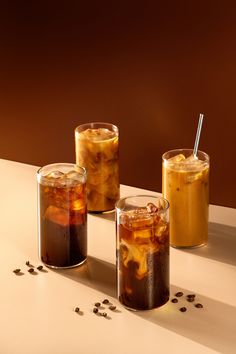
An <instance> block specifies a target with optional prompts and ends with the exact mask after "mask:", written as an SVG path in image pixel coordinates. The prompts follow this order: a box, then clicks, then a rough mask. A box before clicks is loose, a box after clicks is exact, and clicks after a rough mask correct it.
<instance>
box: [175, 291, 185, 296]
mask: <svg viewBox="0 0 236 354" xmlns="http://www.w3.org/2000/svg"><path fill="white" fill-rule="evenodd" d="M183 295H184V293H183V292H182V291H178V292H177V293H176V294H175V296H176V297H181V296H183Z"/></svg>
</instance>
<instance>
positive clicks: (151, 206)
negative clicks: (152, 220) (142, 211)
mask: <svg viewBox="0 0 236 354" xmlns="http://www.w3.org/2000/svg"><path fill="white" fill-rule="evenodd" d="M147 211H148V213H156V212H157V211H158V207H157V206H156V205H155V204H153V203H148V204H147Z"/></svg>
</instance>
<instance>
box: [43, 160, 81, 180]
mask: <svg viewBox="0 0 236 354" xmlns="http://www.w3.org/2000/svg"><path fill="white" fill-rule="evenodd" d="M56 166H65V167H72V168H73V169H76V168H77V169H78V168H79V169H80V170H81V175H82V176H84V177H86V176H87V171H86V169H85V168H84V167H82V166H80V165H77V164H75V163H70V162H55V163H50V164H48V165H44V166H42V167H40V168H39V169H38V170H37V176H42V177H44V176H43V175H42V172H43V170H44V169H47V168H50V167H56Z"/></svg>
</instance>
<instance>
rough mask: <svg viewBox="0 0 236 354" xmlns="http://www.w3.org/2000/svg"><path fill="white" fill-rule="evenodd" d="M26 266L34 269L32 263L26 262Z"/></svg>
mask: <svg viewBox="0 0 236 354" xmlns="http://www.w3.org/2000/svg"><path fill="white" fill-rule="evenodd" d="M25 264H26V265H27V266H28V267H31V268H32V267H33V266H32V264H30V261H27V262H25Z"/></svg>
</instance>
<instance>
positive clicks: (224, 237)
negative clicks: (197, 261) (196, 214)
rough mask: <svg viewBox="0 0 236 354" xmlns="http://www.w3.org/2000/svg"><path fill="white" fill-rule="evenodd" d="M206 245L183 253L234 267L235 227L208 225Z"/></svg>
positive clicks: (235, 248) (235, 253)
mask: <svg viewBox="0 0 236 354" xmlns="http://www.w3.org/2000/svg"><path fill="white" fill-rule="evenodd" d="M208 234H209V238H208V244H207V245H206V246H204V247H199V248H194V249H186V250H184V249H182V251H184V252H188V253H192V254H195V255H197V256H201V257H207V258H211V259H214V260H216V261H219V262H223V263H228V264H232V265H236V227H232V226H228V225H222V224H217V223H209V233H208Z"/></svg>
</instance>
